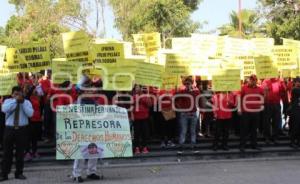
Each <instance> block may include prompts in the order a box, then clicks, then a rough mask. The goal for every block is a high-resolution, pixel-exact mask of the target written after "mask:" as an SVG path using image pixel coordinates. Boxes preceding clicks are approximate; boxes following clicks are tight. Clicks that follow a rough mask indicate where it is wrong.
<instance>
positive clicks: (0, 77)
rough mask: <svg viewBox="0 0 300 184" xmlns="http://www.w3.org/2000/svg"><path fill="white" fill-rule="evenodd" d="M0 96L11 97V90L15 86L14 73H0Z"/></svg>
mask: <svg viewBox="0 0 300 184" xmlns="http://www.w3.org/2000/svg"><path fill="white" fill-rule="evenodd" d="M0 84H1V85H0V96H6V95H11V89H12V88H13V87H14V86H17V75H16V73H8V71H3V70H1V71H0Z"/></svg>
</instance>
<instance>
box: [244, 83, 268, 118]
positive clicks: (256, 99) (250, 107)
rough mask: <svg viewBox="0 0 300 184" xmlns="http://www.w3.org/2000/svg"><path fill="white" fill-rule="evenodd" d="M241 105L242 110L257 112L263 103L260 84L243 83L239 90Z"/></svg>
mask: <svg viewBox="0 0 300 184" xmlns="http://www.w3.org/2000/svg"><path fill="white" fill-rule="evenodd" d="M241 99H242V101H241V107H242V111H243V112H259V111H261V110H262V107H263V105H264V90H263V88H262V87H260V86H256V87H249V86H248V85H244V86H243V87H242V91H241Z"/></svg>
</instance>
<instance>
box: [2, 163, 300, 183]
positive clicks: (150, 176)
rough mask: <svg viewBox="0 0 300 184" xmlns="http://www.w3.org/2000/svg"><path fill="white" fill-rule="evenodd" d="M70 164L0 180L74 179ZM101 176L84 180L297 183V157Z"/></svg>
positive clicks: (123, 170)
mask: <svg viewBox="0 0 300 184" xmlns="http://www.w3.org/2000/svg"><path fill="white" fill-rule="evenodd" d="M71 167H72V166H71V165H70V166H57V167H51V168H48V167H37V168H30V167H29V168H26V169H25V173H24V174H25V175H26V176H27V177H28V179H27V180H26V181H17V180H15V179H13V175H10V180H9V181H7V182H3V183H13V184H18V183H20V184H21V183H22V184H23V183H24V184H26V183H28V184H40V183H42V184H46V183H51V184H52V183H73V181H72V180H71V179H70V178H68V175H69V174H70V173H71ZM103 173H104V177H105V178H104V180H101V181H88V180H85V182H84V183H103V184H117V183H122V184H299V183H300V158H299V159H297V158H295V159H292V160H291V159H288V160H269V161H266V160H251V161H249V160H248V161H246V160H239V161H233V160H228V161H215V162H201V163H195V162H194V163H182V164H173V165H167V164H162V165H153V166H152V165H151V166H149V165H148V166H145V165H144V166H143V165H140V166H132V167H130V166H126V167H124V166H122V167H108V168H104V169H103Z"/></svg>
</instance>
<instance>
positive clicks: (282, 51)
mask: <svg viewBox="0 0 300 184" xmlns="http://www.w3.org/2000/svg"><path fill="white" fill-rule="evenodd" d="M272 53H273V60H274V62H275V64H276V65H277V67H278V69H279V70H290V69H296V68H297V64H298V63H297V61H298V52H297V50H296V48H295V47H293V46H284V45H276V46H273V49H272Z"/></svg>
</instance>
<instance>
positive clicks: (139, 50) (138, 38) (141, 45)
mask: <svg viewBox="0 0 300 184" xmlns="http://www.w3.org/2000/svg"><path fill="white" fill-rule="evenodd" d="M132 36H133V42H134V51H133V52H134V54H136V55H146V48H145V42H144V35H143V34H133V35H132Z"/></svg>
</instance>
